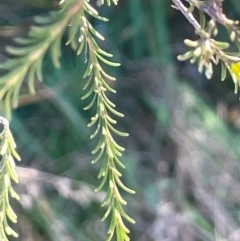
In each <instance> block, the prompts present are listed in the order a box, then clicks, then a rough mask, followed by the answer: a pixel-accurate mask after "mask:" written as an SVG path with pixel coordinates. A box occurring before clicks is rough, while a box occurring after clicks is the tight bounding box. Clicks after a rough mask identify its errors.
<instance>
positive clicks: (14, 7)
mask: <svg viewBox="0 0 240 241" xmlns="http://www.w3.org/2000/svg"><path fill="white" fill-rule="evenodd" d="M91 2H92V4H93V5H94V6H95V7H96V8H97V9H98V7H97V1H91ZM170 5H171V1H170V0H120V1H119V5H118V6H112V7H111V8H108V7H106V6H104V7H102V8H101V9H99V12H100V13H101V15H102V16H105V17H107V18H109V19H110V21H109V22H108V23H102V22H100V21H97V20H94V19H92V23H93V24H94V26H95V28H96V29H97V30H98V31H100V32H101V33H102V34H103V35H104V36H105V37H106V40H105V41H104V42H102V43H101V46H102V48H103V49H105V50H106V51H109V52H111V53H113V54H114V60H115V61H118V62H121V67H120V68H117V69H115V68H108V72H109V73H111V75H114V76H116V77H117V80H118V81H117V82H116V83H115V84H114V86H113V87H114V88H115V89H116V90H117V94H115V95H111V96H110V97H111V99H112V100H113V102H114V103H116V105H117V109H118V110H119V111H121V112H122V113H124V114H125V118H122V119H119V120H118V127H119V129H120V130H123V131H125V132H128V133H129V134H130V137H129V138H125V139H119V142H120V143H122V144H123V145H124V146H125V147H126V152H125V155H124V157H123V162H124V164H125V165H126V167H127V168H126V170H125V171H124V175H123V176H124V182H125V183H126V184H127V186H129V187H131V188H133V189H135V190H136V192H137V193H136V195H128V194H123V195H124V197H125V198H126V200H127V201H128V204H129V205H128V206H127V210H128V213H129V214H130V216H132V217H133V218H134V219H135V220H136V224H135V225H130V229H131V238H132V239H131V240H132V241H220V240H221V241H225V240H226V241H239V240H240V102H239V95H235V94H234V93H233V87H234V86H233V83H232V80H231V78H230V77H228V78H227V79H226V81H225V82H222V83H221V81H220V71H219V68H218V67H215V69H214V70H215V73H214V76H213V78H212V80H210V81H209V80H207V79H206V78H205V77H204V75H201V74H199V73H198V72H197V66H196V65H192V64H190V63H188V62H178V61H176V56H177V55H178V54H182V53H184V52H186V51H187V48H186V47H185V46H184V44H183V40H184V39H185V38H190V39H197V37H196V36H195V34H194V31H193V28H192V26H191V25H190V24H189V23H188V22H187V21H186V20H185V19H184V17H183V16H182V15H181V13H179V12H178V11H177V10H175V9H172V8H171V7H170ZM57 6H58V3H57V1H54V0H34V1H32V0H21V1H17V0H0V61H5V60H6V54H5V52H4V48H5V46H6V45H7V44H11V43H12V40H11V39H12V38H13V37H18V36H25V35H26V34H27V31H28V29H29V28H30V27H31V26H32V25H33V24H34V23H33V16H34V15H41V14H46V13H48V12H50V11H52V10H54V9H56V8H57ZM224 8H225V11H226V14H227V16H229V17H230V18H233V19H240V2H239V0H228V1H225V2H224ZM219 36H220V37H221V38H226V36H227V33H226V32H225V31H224V29H222V28H220V31H219ZM65 41H66V37H65V38H64V39H63V43H62V58H61V63H62V68H61V69H60V70H56V69H55V68H54V67H53V65H52V64H51V59H50V57H49V56H48V55H47V56H46V57H45V59H44V66H43V73H44V84H39V83H37V84H36V86H37V90H38V92H37V94H36V95H35V96H30V95H28V94H26V92H24V90H23V95H22V97H21V98H20V107H19V108H18V109H17V110H16V111H14V114H13V121H12V123H11V126H12V130H13V132H14V135H15V138H16V142H17V143H18V152H19V153H20V155H21V156H22V161H21V163H20V164H19V165H18V166H19V168H18V173H19V176H20V184H19V185H17V186H16V188H17V191H18V193H19V194H20V196H21V200H20V203H17V202H16V201H12V204H13V206H14V207H15V211H16V213H17V214H18V220H19V221H18V224H17V225H15V227H14V228H15V229H16V230H17V232H18V233H19V235H20V237H19V240H22V241H33V240H34V241H43V240H44V241H73V240H74V241H81V240H83V241H96V240H98V241H103V240H105V238H106V233H107V224H108V223H102V222H101V221H100V219H101V217H102V215H103V214H104V209H103V208H100V202H101V200H102V198H103V195H104V193H103V192H100V193H95V192H94V188H95V187H96V186H97V184H98V182H99V180H97V178H96V176H97V172H98V169H99V166H98V165H95V166H93V165H91V159H92V156H91V154H90V153H91V150H92V148H93V147H94V144H95V143H94V141H90V140H89V136H90V133H91V132H92V130H91V129H88V128H87V127H86V125H87V123H88V122H89V119H90V117H91V116H92V113H91V111H83V107H84V106H85V104H86V102H85V101H81V96H82V95H83V91H82V87H83V84H84V80H83V79H82V74H83V71H84V69H85V68H86V66H85V64H84V63H83V62H84V61H83V58H82V57H79V56H76V55H75V53H74V52H73V51H72V50H71V49H70V48H69V47H66V46H65ZM10 240H16V239H10Z"/></svg>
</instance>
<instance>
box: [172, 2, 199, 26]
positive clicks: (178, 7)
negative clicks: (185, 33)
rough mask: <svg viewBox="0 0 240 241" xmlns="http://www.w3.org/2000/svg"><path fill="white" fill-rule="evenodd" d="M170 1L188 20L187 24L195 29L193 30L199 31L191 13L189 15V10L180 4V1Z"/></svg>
mask: <svg viewBox="0 0 240 241" xmlns="http://www.w3.org/2000/svg"><path fill="white" fill-rule="evenodd" d="M172 1H173V3H174V4H175V6H176V8H177V9H178V10H180V11H181V13H182V14H183V15H184V16H185V18H186V19H187V20H188V22H189V23H190V24H191V25H192V26H193V27H194V28H195V30H197V31H199V30H200V29H201V26H200V24H199V23H198V21H197V20H196V19H195V18H194V16H193V15H192V13H190V12H189V10H188V9H187V8H186V7H185V6H184V4H183V3H182V2H181V0H172Z"/></svg>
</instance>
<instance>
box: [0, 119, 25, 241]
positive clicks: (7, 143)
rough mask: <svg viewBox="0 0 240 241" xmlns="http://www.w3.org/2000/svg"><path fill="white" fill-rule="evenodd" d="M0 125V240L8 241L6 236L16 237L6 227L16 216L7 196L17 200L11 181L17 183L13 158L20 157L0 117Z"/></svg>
mask: <svg viewBox="0 0 240 241" xmlns="http://www.w3.org/2000/svg"><path fill="white" fill-rule="evenodd" d="M0 123H1V125H2V126H3V130H2V132H1V133H0V155H1V162H0V197H1V199H0V225H1V228H0V240H3V241H8V238H7V236H6V234H7V235H13V236H14V237H18V234H17V233H16V232H15V231H14V230H12V229H11V228H10V226H9V225H8V219H9V220H11V221H12V222H14V223H16V222H17V215H16V214H15V213H14V211H13V209H12V208H11V205H10V203H9V194H10V196H11V197H12V198H15V199H17V200H19V196H18V194H17V193H16V192H15V191H14V189H13V187H12V180H13V181H14V182H16V183H18V175H17V172H16V170H15V162H14V158H15V159H17V160H18V161H20V157H19V155H18V154H17V152H16V151H15V148H16V144H15V142H14V139H13V136H12V133H11V131H10V129H9V124H8V121H7V120H6V119H5V118H3V117H0Z"/></svg>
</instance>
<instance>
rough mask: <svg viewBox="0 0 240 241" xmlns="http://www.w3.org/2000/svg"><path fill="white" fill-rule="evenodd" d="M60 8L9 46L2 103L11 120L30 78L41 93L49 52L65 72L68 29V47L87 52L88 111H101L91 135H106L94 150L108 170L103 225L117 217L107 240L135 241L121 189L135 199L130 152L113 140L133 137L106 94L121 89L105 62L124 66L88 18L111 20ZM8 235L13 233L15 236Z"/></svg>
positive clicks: (84, 9)
mask: <svg viewBox="0 0 240 241" xmlns="http://www.w3.org/2000/svg"><path fill="white" fill-rule="evenodd" d="M112 2H113V3H114V4H115V5H116V4H117V1H116V0H114V1H112ZM102 4H104V1H102ZM107 4H108V5H109V6H110V5H111V1H110V0H108V1H107ZM60 6H61V8H60V10H57V11H55V12H52V13H50V14H49V16H39V17H35V22H36V23H37V24H38V26H36V27H32V28H31V30H30V32H29V36H28V37H25V38H16V39H15V42H16V43H17V44H18V46H17V47H11V46H8V47H7V48H6V50H7V52H8V53H9V54H10V55H12V56H13V58H11V59H9V60H7V61H6V62H4V63H3V64H2V65H1V66H0V67H1V69H3V70H4V71H6V73H5V74H3V75H2V76H1V77H0V82H1V86H0V87H1V90H0V100H1V103H3V106H4V107H3V108H4V113H5V115H6V116H7V117H8V118H10V117H11V109H12V108H16V107H17V105H18V100H19V93H20V89H21V85H22V83H23V81H24V79H25V78H26V76H27V81H28V87H29V91H30V93H32V94H34V93H35V89H34V81H35V79H36V78H37V79H38V80H40V81H42V80H43V74H42V62H43V58H44V56H45V54H46V51H47V50H50V53H51V57H52V62H53V64H54V66H55V67H56V68H59V67H60V62H59V58H60V55H61V48H60V46H61V41H62V36H63V33H64V31H65V30H66V29H67V30H68V33H69V34H68V35H69V37H68V41H67V43H66V45H70V46H71V47H72V49H73V50H74V51H76V53H77V54H78V55H79V54H81V53H82V51H84V54H85V63H87V68H86V71H85V73H84V75H83V78H84V79H85V78H87V80H86V84H85V86H84V88H83V89H84V90H86V89H88V91H87V93H86V94H85V95H84V96H83V97H82V99H83V100H84V99H86V98H88V97H91V101H90V103H89V105H87V106H86V107H85V108H84V109H85V110H88V109H90V108H92V106H93V105H96V106H97V108H96V114H95V115H94V116H93V117H92V118H91V122H90V123H89V124H88V127H91V126H93V125H95V124H96V126H97V128H96V130H95V131H94V133H93V134H92V135H91V136H90V138H91V139H93V138H94V137H96V136H97V135H98V134H99V133H100V134H99V135H100V137H99V141H98V144H97V146H96V148H95V149H94V150H93V151H92V153H93V154H96V157H95V158H94V160H93V161H92V163H96V162H97V161H99V159H100V158H101V157H102V156H103V157H104V158H103V164H102V168H101V170H100V172H99V174H98V178H102V181H101V183H100V185H99V186H98V187H97V188H96V191H100V190H101V189H102V188H103V186H104V185H105V184H107V186H108V188H107V193H106V197H105V198H104V200H103V201H102V206H106V205H107V206H108V208H107V211H106V213H105V215H104V217H103V219H102V220H105V219H106V218H107V217H108V216H109V215H111V222H110V226H109V230H108V234H109V237H108V239H107V240H111V239H112V237H113V236H114V233H116V236H117V240H119V241H124V240H129V237H128V233H129V230H128V229H127V227H126V226H125V224H124V222H123V219H122V218H123V217H124V218H125V219H127V220H128V221H129V222H132V223H134V221H133V220H132V219H131V218H130V217H129V216H128V215H127V214H126V212H125V211H124V210H123V207H122V206H123V205H126V204H127V202H126V201H125V200H124V199H123V198H122V196H121V194H120V191H119V187H120V188H122V189H123V190H125V191H126V192H128V193H132V194H133V193H134V191H133V190H131V189H129V188H127V187H126V186H125V185H124V184H123V183H122V181H121V179H120V177H121V176H122V174H121V173H120V172H119V171H118V168H117V167H118V166H119V167H121V168H124V167H125V166H124V165H123V164H122V162H121V161H120V160H119V157H120V156H122V152H123V151H124V148H123V147H121V146H120V145H119V144H117V142H116V141H115V140H114V138H113V136H112V133H114V134H116V135H119V136H127V134H126V133H123V132H121V131H118V130H117V129H115V128H114V127H113V125H114V124H116V123H117V121H116V120H114V119H113V118H112V117H111V116H110V115H109V113H111V114H113V115H116V116H119V117H122V116H123V115H122V114H121V113H119V112H117V111H116V110H115V109H114V108H115V104H113V103H112V102H111V101H110V100H109V99H108V97H107V96H106V91H111V92H113V93H115V90H114V89H112V88H111V87H110V85H109V84H108V83H107V81H109V80H111V81H114V80H115V78H114V77H112V76H110V75H108V74H107V73H106V72H105V71H104V70H103V68H102V67H101V64H100V61H101V62H103V63H105V64H106V65H109V66H119V64H118V63H114V62H111V61H109V60H107V59H105V57H112V55H111V54H109V53H107V52H105V51H104V50H102V49H101V48H100V47H99V45H98V44H97V42H96V41H95V39H94V37H97V38H99V39H100V40H104V38H103V36H102V35H101V34H100V33H99V32H97V31H96V30H95V29H94V28H93V26H92V25H91V24H90V22H89V21H88V20H87V17H86V15H87V14H88V15H90V16H92V17H94V18H96V19H99V20H102V21H107V19H106V18H103V17H100V16H99V15H98V12H97V11H96V10H95V9H94V8H93V7H92V6H91V5H90V4H89V3H88V1H83V0H79V1H78V0H69V1H61V2H60ZM5 179H6V178H5ZM4 183H6V182H4ZM5 186H6V184H5ZM8 233H9V234H12V233H11V232H8Z"/></svg>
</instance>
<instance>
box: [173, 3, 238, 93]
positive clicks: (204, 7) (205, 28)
mask: <svg viewBox="0 0 240 241" xmlns="http://www.w3.org/2000/svg"><path fill="white" fill-rule="evenodd" d="M186 1H187V2H188V3H189V8H186V7H185V6H184V5H183V3H182V2H181V1H180V0H173V3H174V4H175V7H176V8H177V9H179V10H180V11H181V12H182V13H183V14H184V15H185V16H186V18H187V19H188V20H189V22H190V23H191V24H192V25H193V26H194V28H195V30H196V31H195V32H196V34H197V35H198V36H199V37H200V38H199V39H198V40H196V41H192V40H189V39H186V40H185V41H184V43H185V44H186V45H187V46H188V47H191V48H192V49H191V50H190V51H188V52H186V53H185V54H183V55H180V56H178V60H181V61H182V60H187V59H190V62H191V63H195V62H197V63H198V70H199V72H200V73H202V72H203V71H204V72H205V75H206V77H207V78H208V79H210V78H211V77H212V75H213V64H215V65H217V64H218V63H219V62H221V68H222V71H221V79H222V80H225V78H226V73H227V70H228V72H229V73H230V75H231V76H232V79H233V82H234V84H235V93H237V92H238V89H239V86H240V73H239V71H240V68H239V66H240V64H239V63H240V53H239V50H240V26H239V21H235V20H231V19H229V18H227V17H226V15H225V14H224V13H223V9H222V2H223V0H209V1H198V0H186ZM195 8H196V9H197V10H198V11H199V14H200V18H199V22H198V21H197V20H196V19H195V18H194V17H193V15H192V13H191V12H192V11H194V9H195ZM207 16H208V18H209V17H210V20H207ZM218 24H220V25H222V26H224V27H225V28H226V30H227V31H228V33H229V37H230V39H229V42H222V41H218V40H216V37H217V34H218ZM232 43H234V44H235V45H236V47H237V49H238V51H237V52H227V51H226V49H227V48H229V46H230V45H231V44H232Z"/></svg>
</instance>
